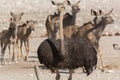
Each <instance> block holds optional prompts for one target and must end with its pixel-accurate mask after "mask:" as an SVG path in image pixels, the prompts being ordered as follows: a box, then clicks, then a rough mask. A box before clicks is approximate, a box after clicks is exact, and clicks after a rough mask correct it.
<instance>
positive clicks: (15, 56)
mask: <svg viewBox="0 0 120 80" xmlns="http://www.w3.org/2000/svg"><path fill="white" fill-rule="evenodd" d="M12 59H13V61H14V62H15V63H18V61H17V44H16V43H13V57H12Z"/></svg>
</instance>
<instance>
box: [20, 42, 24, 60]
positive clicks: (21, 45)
mask: <svg viewBox="0 0 120 80" xmlns="http://www.w3.org/2000/svg"><path fill="white" fill-rule="evenodd" d="M22 47H23V41H20V53H19V57H20V59H23V57H24V56H23V51H22Z"/></svg>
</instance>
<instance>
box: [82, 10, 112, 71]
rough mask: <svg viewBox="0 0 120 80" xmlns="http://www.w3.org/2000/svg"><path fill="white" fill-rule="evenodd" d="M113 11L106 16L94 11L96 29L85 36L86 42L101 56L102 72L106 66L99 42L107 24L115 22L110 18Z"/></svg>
mask: <svg viewBox="0 0 120 80" xmlns="http://www.w3.org/2000/svg"><path fill="white" fill-rule="evenodd" d="M112 11H113V9H112V10H111V11H110V12H109V13H107V14H104V13H103V11H102V10H99V14H98V13H97V12H96V11H93V10H92V13H93V15H95V16H96V17H95V19H94V24H93V26H94V27H93V28H92V29H89V30H88V31H86V32H85V34H84V37H85V40H86V41H87V42H88V43H91V44H92V45H93V46H94V47H95V49H96V50H97V51H98V54H99V56H100V60H101V63H102V71H103V68H104V67H105V66H104V62H103V59H102V55H101V53H100V47H99V40H100V38H101V36H102V32H103V31H104V29H105V28H106V26H107V24H112V23H113V22H114V20H113V19H112V17H111V16H110V13H111V12H112Z"/></svg>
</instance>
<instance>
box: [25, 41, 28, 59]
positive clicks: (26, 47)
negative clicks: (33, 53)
mask: <svg viewBox="0 0 120 80" xmlns="http://www.w3.org/2000/svg"><path fill="white" fill-rule="evenodd" d="M25 50H26V55H25V61H27V60H28V56H29V41H26V42H25Z"/></svg>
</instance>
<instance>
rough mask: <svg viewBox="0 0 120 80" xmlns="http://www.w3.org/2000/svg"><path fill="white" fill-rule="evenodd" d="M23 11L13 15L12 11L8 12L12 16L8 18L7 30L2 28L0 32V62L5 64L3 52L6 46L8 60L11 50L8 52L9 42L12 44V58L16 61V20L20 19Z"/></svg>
mask: <svg viewBox="0 0 120 80" xmlns="http://www.w3.org/2000/svg"><path fill="white" fill-rule="evenodd" d="M23 14H24V13H20V14H18V15H15V14H14V13H13V12H11V13H10V15H11V16H12V18H11V19H10V25H9V29H8V30H3V31H2V32H1V37H0V40H1V53H2V60H1V63H3V64H5V59H4V54H5V50H6V48H7V46H8V48H9V60H10V56H11V52H10V44H13V57H12V58H13V60H14V61H15V62H17V61H16V54H17V53H15V47H16V37H17V34H16V32H17V31H16V30H17V24H18V22H19V21H20V20H21V18H22V16H23Z"/></svg>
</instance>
